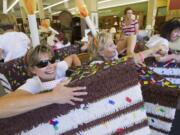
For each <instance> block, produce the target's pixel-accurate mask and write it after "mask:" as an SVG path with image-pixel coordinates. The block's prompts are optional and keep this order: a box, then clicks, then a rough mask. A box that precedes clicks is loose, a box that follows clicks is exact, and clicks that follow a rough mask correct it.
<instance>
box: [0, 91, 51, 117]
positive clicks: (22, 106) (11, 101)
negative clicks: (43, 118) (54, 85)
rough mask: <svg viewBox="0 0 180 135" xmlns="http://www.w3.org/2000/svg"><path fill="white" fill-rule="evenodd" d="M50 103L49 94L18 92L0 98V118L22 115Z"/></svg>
mask: <svg viewBox="0 0 180 135" xmlns="http://www.w3.org/2000/svg"><path fill="white" fill-rule="evenodd" d="M52 103H53V98H52V97H51V92H47V93H43V94H36V95H32V94H30V93H27V92H24V91H21V90H19V91H16V92H14V93H11V94H9V95H7V96H4V97H1V98H0V118H6V117H11V116H14V115H18V114H22V113H25V112H28V111H30V110H34V109H37V108H40V107H43V106H46V105H49V104H52Z"/></svg>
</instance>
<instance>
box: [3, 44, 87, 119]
mask: <svg viewBox="0 0 180 135" xmlns="http://www.w3.org/2000/svg"><path fill="white" fill-rule="evenodd" d="M27 61H28V68H29V71H30V73H32V74H33V77H32V78H30V79H28V80H27V81H26V83H25V84H23V85H22V86H20V87H19V88H18V89H17V90H16V91H15V92H12V93H11V94H9V95H7V96H4V97H1V98H0V106H1V111H0V118H5V117H10V116H14V115H17V114H21V113H24V112H27V111H30V110H33V109H36V108H40V107H42V106H46V105H49V104H53V103H57V104H65V103H67V104H71V105H74V104H75V103H74V101H82V100H83V99H82V97H81V98H80V97H78V96H82V95H87V92H84V91H83V90H85V89H86V88H85V87H71V88H70V87H66V86H65V85H67V84H68V82H69V81H67V78H64V77H65V72H66V70H67V69H68V67H70V66H71V65H74V66H80V65H81V63H80V61H79V59H78V57H77V55H70V56H68V57H66V58H65V59H64V60H63V61H60V62H56V61H55V59H54V57H53V52H52V50H51V49H50V48H49V47H47V46H43V45H39V46H37V47H36V48H34V49H32V50H30V52H29V53H28V58H27ZM65 79H66V81H65ZM50 89H52V91H49V92H46V93H42V92H43V91H47V90H50Z"/></svg>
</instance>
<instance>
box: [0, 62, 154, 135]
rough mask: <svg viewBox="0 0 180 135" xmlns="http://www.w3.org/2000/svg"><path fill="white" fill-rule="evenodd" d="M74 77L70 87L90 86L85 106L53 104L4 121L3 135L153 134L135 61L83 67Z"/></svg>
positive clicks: (1, 125)
mask: <svg viewBox="0 0 180 135" xmlns="http://www.w3.org/2000/svg"><path fill="white" fill-rule="evenodd" d="M71 77H72V82H71V83H70V84H69V86H87V91H88V95H87V96H86V97H84V101H83V102H82V103H81V104H79V103H77V105H76V106H71V105H58V104H53V105H49V106H46V107H42V108H39V109H36V110H33V111H30V112H28V113H25V114H21V115H18V116H14V117H11V118H6V119H0V134H1V135H13V134H28V135H54V134H61V135H72V134H79V135H104V134H118V135H124V134H128V135H148V134H150V130H149V126H148V120H147V116H146V111H145V109H144V103H143V98H142V94H141V86H140V83H139V79H138V74H137V72H136V67H135V65H134V64H133V63H132V62H131V60H130V61H126V59H124V58H123V59H121V60H119V61H115V62H113V63H103V64H101V65H90V66H86V67H81V68H79V69H77V70H76V71H75V73H74V74H73V75H72V76H71ZM145 95H146V94H145Z"/></svg>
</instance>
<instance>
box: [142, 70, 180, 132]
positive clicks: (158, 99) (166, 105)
mask: <svg viewBox="0 0 180 135" xmlns="http://www.w3.org/2000/svg"><path fill="white" fill-rule="evenodd" d="M139 77H140V80H141V85H142V93H143V98H144V101H145V109H146V112H147V116H148V122H149V126H150V128H151V135H168V134H169V132H170V131H171V127H172V123H173V120H174V118H175V113H176V106H177V102H178V98H179V94H180V93H179V92H180V91H179V89H178V88H177V86H176V85H174V84H172V83H171V82H169V81H168V80H166V79H165V78H164V77H162V76H160V75H158V74H156V73H154V72H153V71H151V70H150V69H148V68H147V67H144V68H140V69H139Z"/></svg>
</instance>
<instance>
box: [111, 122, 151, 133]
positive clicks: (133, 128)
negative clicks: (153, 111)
mask: <svg viewBox="0 0 180 135" xmlns="http://www.w3.org/2000/svg"><path fill="white" fill-rule="evenodd" d="M147 125H148V121H147V120H144V121H142V122H141V123H138V124H134V125H133V126H132V127H129V128H127V129H126V130H125V131H122V132H118V131H117V132H115V133H114V134H112V135H126V134H128V133H130V132H133V131H135V130H137V129H141V128H143V127H145V126H147Z"/></svg>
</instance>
